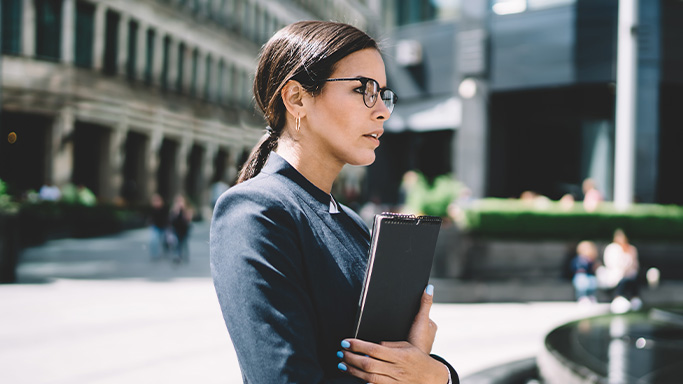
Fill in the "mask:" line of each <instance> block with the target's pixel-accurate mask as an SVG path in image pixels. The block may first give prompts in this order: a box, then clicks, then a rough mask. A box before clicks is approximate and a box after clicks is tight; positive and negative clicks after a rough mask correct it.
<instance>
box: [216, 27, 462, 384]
mask: <svg viewBox="0 0 683 384" xmlns="http://www.w3.org/2000/svg"><path fill="white" fill-rule="evenodd" d="M385 84H386V74H385V70H384V62H383V61H382V57H381V56H380V52H379V49H378V47H377V44H376V42H375V41H374V40H373V39H372V38H370V37H369V36H367V35H366V34H365V33H363V32H362V31H359V30H358V29H356V28H354V27H352V26H349V25H346V24H340V23H332V22H320V21H306V22H298V23H294V24H292V25H289V26H287V27H285V28H284V29H282V30H281V31H279V32H278V33H277V34H275V36H273V37H272V38H271V39H270V41H269V42H268V43H266V45H265V46H264V47H263V49H262V52H261V56H260V58H259V63H258V68H257V72H256V76H255V79H254V95H255V98H256V102H257V104H258V106H259V108H260V109H261V110H262V111H263V113H264V116H265V118H266V120H267V121H268V124H269V127H268V128H267V133H266V134H265V135H264V137H263V138H262V140H261V141H260V142H259V143H258V144H257V145H256V147H255V148H254V150H253V151H252V154H251V156H250V157H249V159H248V160H247V162H246V163H245V166H244V168H243V169H242V171H241V173H240V176H239V179H238V184H237V185H236V186H235V187H233V188H231V189H230V190H228V191H227V192H226V193H224V194H223V195H222V196H221V198H220V199H219V200H218V202H217V204H216V208H215V210H214V218H213V222H212V226H211V241H210V243H211V244H210V245H211V270H212V275H213V279H214V285H215V287H216V292H217V294H218V299H219V302H220V304H221V309H222V311H223V316H224V318H225V322H226V325H227V327H228V331H229V332H230V336H231V338H232V341H233V344H234V346H235V350H236V352H237V357H238V360H239V363H240V368H241V371H242V376H243V380H244V382H245V383H278V382H281V383H367V382H373V383H377V384H380V383H385V382H392V383H396V382H400V383H418V382H419V383H438V384H443V383H447V382H449V380H450V379H449V375H450V376H453V377H452V380H453V381H454V382H457V375H456V374H455V371H452V368H450V366H449V365H447V364H446V363H445V362H442V360H441V359H440V358H438V357H437V356H430V355H429V352H430V349H431V346H432V343H433V341H434V336H435V333H436V325H435V324H434V323H433V322H432V321H431V320H430V319H429V309H430V307H431V302H432V301H431V293H432V290H433V288H432V287H428V288H427V289H426V293H425V294H424V295H423V303H422V306H421V308H420V312H419V313H418V315H417V317H416V319H415V322H414V325H413V327H412V329H411V332H410V336H409V340H408V341H406V342H394V343H382V344H374V343H369V342H365V341H362V340H357V339H351V338H349V337H350V336H351V335H352V334H353V333H352V328H353V322H354V317H355V314H356V309H357V305H358V297H359V295H360V292H361V284H362V281H363V274H364V272H365V268H366V263H367V260H366V257H367V253H368V249H369V240H370V236H369V233H368V229H367V227H366V226H365V224H364V223H363V222H362V220H361V219H360V217H358V215H356V214H355V213H354V212H353V211H351V210H349V209H348V208H347V207H345V206H342V205H340V204H339V203H337V202H336V200H335V199H334V198H333V197H332V195H331V194H330V191H331V189H332V183H333V182H334V180H335V178H336V177H337V175H338V174H339V172H340V171H341V169H342V167H343V166H344V165H345V164H352V165H367V164H370V163H372V162H373V161H374V160H375V152H374V151H375V148H377V146H378V145H379V138H380V136H381V135H382V132H383V127H382V126H383V123H384V122H385V121H386V120H387V119H388V118H389V116H390V115H391V110H392V109H393V105H394V103H395V102H396V96H395V95H394V93H393V92H392V91H391V90H389V89H386V88H381V87H384V85H385Z"/></svg>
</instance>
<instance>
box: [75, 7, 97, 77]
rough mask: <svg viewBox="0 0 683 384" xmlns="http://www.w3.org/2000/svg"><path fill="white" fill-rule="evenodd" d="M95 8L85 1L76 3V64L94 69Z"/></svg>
mask: <svg viewBox="0 0 683 384" xmlns="http://www.w3.org/2000/svg"><path fill="white" fill-rule="evenodd" d="M94 31H95V6H94V5H92V4H90V3H86V2H84V1H78V2H76V35H75V36H74V37H75V40H76V44H75V52H74V64H75V65H76V66H77V67H83V68H92V61H93V60H92V59H93V57H92V56H93V34H94Z"/></svg>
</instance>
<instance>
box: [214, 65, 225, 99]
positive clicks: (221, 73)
mask: <svg viewBox="0 0 683 384" xmlns="http://www.w3.org/2000/svg"><path fill="white" fill-rule="evenodd" d="M216 79H217V82H218V84H217V85H218V87H217V89H216V101H217V102H219V103H222V102H224V101H225V96H224V95H223V91H224V87H225V62H224V61H223V59H221V60H220V61H219V62H218V74H217V76H216Z"/></svg>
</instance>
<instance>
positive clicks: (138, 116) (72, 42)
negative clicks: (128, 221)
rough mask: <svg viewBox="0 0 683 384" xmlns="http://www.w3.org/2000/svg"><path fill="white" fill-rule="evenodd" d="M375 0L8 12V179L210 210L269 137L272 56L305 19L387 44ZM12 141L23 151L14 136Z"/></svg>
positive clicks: (75, 0)
mask: <svg viewBox="0 0 683 384" xmlns="http://www.w3.org/2000/svg"><path fill="white" fill-rule="evenodd" d="M378 9H379V3H378V1H376V0H358V1H354V0H324V1H318V0H316V1H310V0H291V1H270V0H3V2H2V28H1V31H2V60H1V63H0V65H1V69H2V71H1V73H2V77H1V81H2V84H1V85H2V88H1V89H2V115H1V117H0V132H1V137H2V140H1V141H0V179H2V180H4V181H6V182H7V183H8V184H9V185H10V187H11V188H12V190H13V191H14V192H21V191H25V190H31V189H33V190H37V189H38V188H40V187H41V186H42V185H44V184H55V185H57V186H63V185H65V184H67V183H73V184H76V185H84V186H86V187H88V188H90V189H91V190H92V191H93V192H94V193H95V194H96V195H97V197H98V199H99V200H100V201H105V202H113V201H122V202H125V203H132V204H136V203H145V202H146V201H147V200H148V198H149V196H150V195H151V194H153V193H159V194H160V195H162V196H163V197H164V198H166V199H171V198H172V197H173V196H174V195H176V194H178V193H183V194H185V195H187V196H188V197H189V198H190V200H191V201H192V202H193V203H194V204H195V205H197V206H206V205H207V204H208V203H209V190H210V185H211V184H212V183H214V182H216V181H224V182H227V183H231V182H232V181H233V179H234V177H235V175H236V173H237V168H238V167H239V166H240V162H241V160H242V159H243V158H244V156H245V152H247V151H249V150H250V149H251V147H252V146H253V145H254V144H255V143H256V141H258V139H259V138H260V137H261V135H262V134H263V132H264V131H263V128H264V123H263V119H262V118H261V116H260V115H259V114H258V113H257V112H256V111H255V109H254V105H253V101H252V91H251V86H252V79H253V72H254V70H255V65H256V57H257V55H258V51H259V49H260V46H261V45H262V44H263V43H265V42H266V41H267V40H268V38H270V36H271V35H272V34H273V33H274V32H275V31H277V30H278V29H280V28H281V27H282V26H284V25H287V24H289V23H291V22H294V21H297V20H303V19H331V20H339V21H345V22H349V23H351V24H354V25H356V26H358V27H360V28H362V29H364V30H368V31H369V32H370V33H378V31H379V29H378V24H377V19H378V18H377V17H376V16H373V15H378ZM9 137H12V138H13V139H12V140H9V139H7V138H9Z"/></svg>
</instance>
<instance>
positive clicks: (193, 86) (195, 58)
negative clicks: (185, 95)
mask: <svg viewBox="0 0 683 384" xmlns="http://www.w3.org/2000/svg"><path fill="white" fill-rule="evenodd" d="M198 65H199V49H197V48H195V49H194V51H192V74H191V75H190V76H191V77H190V96H192V97H194V96H197V70H198V68H197V66H198Z"/></svg>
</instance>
